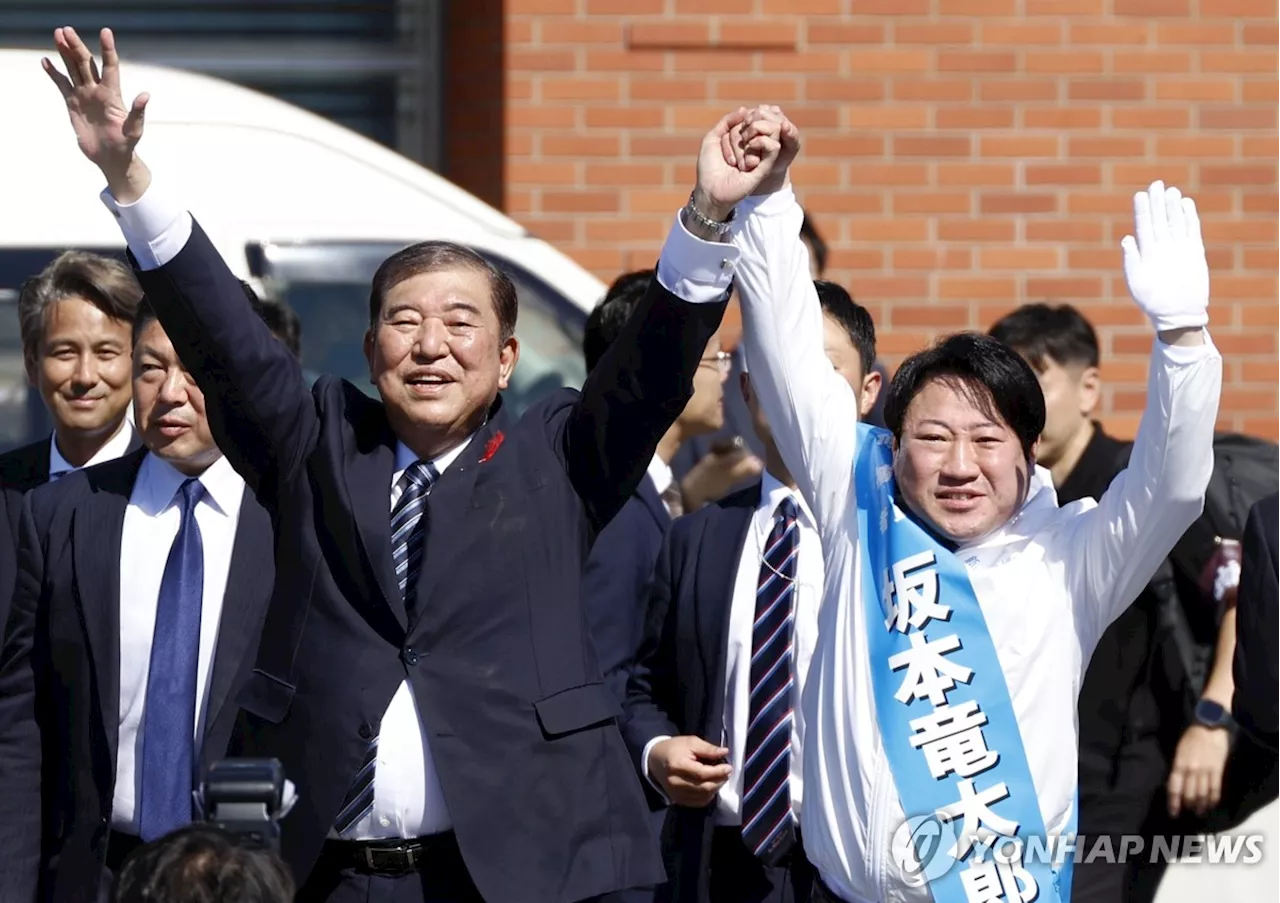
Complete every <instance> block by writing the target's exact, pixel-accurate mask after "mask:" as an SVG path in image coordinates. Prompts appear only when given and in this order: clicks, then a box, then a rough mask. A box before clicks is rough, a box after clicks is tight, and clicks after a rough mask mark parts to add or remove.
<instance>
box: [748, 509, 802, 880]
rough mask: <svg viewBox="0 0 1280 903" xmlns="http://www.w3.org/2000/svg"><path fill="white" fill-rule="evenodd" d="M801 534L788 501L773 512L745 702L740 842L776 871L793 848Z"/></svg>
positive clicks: (759, 592) (752, 631)
mask: <svg viewBox="0 0 1280 903" xmlns="http://www.w3.org/2000/svg"><path fill="white" fill-rule="evenodd" d="M799 548H800V530H799V526H798V525H797V524H796V504H795V502H794V501H793V500H792V499H791V496H787V497H786V498H784V499H783V500H782V502H781V503H780V504H779V505H778V508H777V510H776V511H775V512H774V518H773V529H772V530H771V531H770V533H769V539H768V541H767V542H766V544H765V553H764V561H763V562H762V563H761V566H760V578H759V580H758V582H757V583H756V616H755V621H754V623H753V626H752V628H751V672H750V682H751V683H750V686H751V692H750V701H749V703H748V706H747V740H746V747H745V749H744V757H745V758H744V761H743V767H742V840H743V842H744V843H745V844H746V846H747V849H749V850H750V851H751V852H752V854H753V855H755V856H756V857H758V858H760V859H761V860H763V861H765V862H767V863H770V864H776V863H777V862H778V861H779V860H780V859H781V858H782V857H783V856H784V855H786V853H787V852H789V851H790V849H791V847H792V845H793V844H794V842H795V836H796V835H795V825H794V823H793V820H792V817H791V792H790V791H791V788H790V779H791V723H792V682H793V681H792V667H791V660H792V652H791V645H792V635H793V633H794V624H795V611H794V609H795V594H796V590H795V579H796V558H797V555H798V552H799Z"/></svg>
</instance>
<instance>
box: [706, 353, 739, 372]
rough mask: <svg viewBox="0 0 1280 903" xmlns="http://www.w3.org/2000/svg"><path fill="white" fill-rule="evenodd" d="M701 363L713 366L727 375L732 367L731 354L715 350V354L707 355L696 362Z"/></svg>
mask: <svg viewBox="0 0 1280 903" xmlns="http://www.w3.org/2000/svg"><path fill="white" fill-rule="evenodd" d="M703 364H706V365H707V366H709V367H710V366H714V367H716V368H717V369H718V370H719V371H720V372H721V373H722V374H724V375H726V376H727V375H728V374H729V371H730V370H732V369H733V355H732V354H730V353H729V352H728V351H717V352H716V353H715V354H711V355H708V356H706V357H704V358H703V359H702V360H701V361H699V362H698V365H699V366H702V365H703Z"/></svg>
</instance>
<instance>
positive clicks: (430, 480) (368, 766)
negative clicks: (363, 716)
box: [333, 461, 440, 834]
mask: <svg viewBox="0 0 1280 903" xmlns="http://www.w3.org/2000/svg"><path fill="white" fill-rule="evenodd" d="M439 476H440V474H439V472H438V471H437V470H436V469H435V466H434V465H432V464H430V463H425V462H423V461H418V462H416V463H414V464H411V465H410V466H409V467H408V469H407V470H405V472H404V475H403V476H402V477H401V478H400V487H401V492H400V498H399V499H397V500H396V504H395V507H394V508H392V509H391V561H392V563H394V564H395V567H396V582H397V583H398V584H399V586H400V595H401V597H402V598H403V599H404V604H405V609H406V612H407V613H408V615H409V620H410V621H412V620H413V610H412V609H413V607H412V605H411V604H410V602H411V601H412V599H413V590H414V588H415V586H416V584H417V582H418V569H419V568H420V567H421V566H422V534H423V532H424V531H423V528H422V527H423V525H422V523H421V522H422V515H423V514H424V513H426V510H427V495H428V493H429V492H430V491H431V487H432V485H434V484H435V481H436V480H437V479H438V478H439ZM377 762H378V738H377V737H376V736H375V737H374V738H373V739H372V740H370V741H369V748H368V749H366V750H365V753H364V759H363V760H362V761H361V762H360V770H359V771H358V772H356V778H355V780H354V781H353V782H352V783H351V789H350V790H348V791H347V795H346V797H344V798H343V800H342V808H341V809H340V810H338V817H337V818H336V819H335V820H334V823H333V827H334V830H335V831H337V832H338V834H346V833H347V832H348V831H350V830H351V828H352V827H354V826H355V825H356V824H357V823H358V822H359V821H360V819H362V818H364V817H365V816H366V815H368V814H369V811H370V810H371V809H372V808H373V775H374V772H375V771H376V770H377Z"/></svg>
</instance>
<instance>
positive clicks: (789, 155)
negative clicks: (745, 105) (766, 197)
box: [737, 105, 800, 194]
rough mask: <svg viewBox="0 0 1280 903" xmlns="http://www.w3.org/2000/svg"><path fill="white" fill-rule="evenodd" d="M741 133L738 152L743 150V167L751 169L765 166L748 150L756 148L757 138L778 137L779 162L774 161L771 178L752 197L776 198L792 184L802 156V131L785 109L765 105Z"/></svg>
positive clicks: (749, 116) (751, 115) (750, 114)
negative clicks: (792, 174) (793, 170)
mask: <svg viewBox="0 0 1280 903" xmlns="http://www.w3.org/2000/svg"><path fill="white" fill-rule="evenodd" d="M775 126H776V129H775V128H774V127H775ZM739 132H740V138H739V140H738V142H737V148H740V149H741V151H740V152H741V162H740V166H742V167H744V168H747V169H751V168H754V167H755V166H756V165H758V164H759V163H760V162H761V161H760V159H759V157H758V156H756V155H755V154H754V153H750V152H748V150H747V149H748V148H750V147H753V146H754V142H755V141H756V139H757V138H759V137H762V136H763V137H776V139H777V141H778V143H779V145H780V147H779V150H778V156H777V159H776V160H774V161H773V165H772V168H771V169H770V170H769V174H768V176H766V177H765V178H764V179H763V180H761V182H760V184H759V185H758V186H757V187H756V189H755V191H753V192H752V194H773V193H774V192H775V191H781V190H782V189H783V188H785V187H786V186H787V183H788V181H789V180H790V169H791V163H792V162H793V161H794V160H795V158H796V155H797V154H798V153H800V130H799V129H798V128H796V125H795V123H793V122H792V121H791V120H790V119H788V118H787V117H786V115H785V114H784V113H783V112H782V108H781V107H776V106H763V105H762V106H758V107H756V108H755V109H754V110H750V111H749V112H748V113H747V115H746V118H745V119H744V120H743V122H742V125H741V126H739Z"/></svg>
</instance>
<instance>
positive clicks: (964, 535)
mask: <svg viewBox="0 0 1280 903" xmlns="http://www.w3.org/2000/svg"><path fill="white" fill-rule="evenodd" d="M983 392H987V390H985V389H981V388H977V387H974V386H972V385H970V384H966V383H963V382H961V381H960V380H958V379H954V378H947V377H935V378H933V379H930V380H928V381H927V382H926V383H925V384H924V385H923V386H922V387H921V388H920V391H919V392H917V393H916V395H915V397H914V398H912V399H911V401H910V403H909V404H908V405H907V408H906V414H905V416H904V417H903V423H902V432H901V436H900V437H899V439H898V444H897V451H896V454H895V456H894V476H895V477H896V478H897V482H898V489H899V492H900V493H901V495H902V497H903V499H904V501H905V502H906V503H907V505H908V507H909V508H910V509H911V510H912V511H913V512H914V513H915V514H916V516H917V517H920V518H922V519H924V520H925V521H927V522H928V525H929V526H930V527H931V528H932V529H934V530H935V531H936V532H937V533H939V534H941V535H942V536H944V537H946V538H948V539H951V540H953V541H955V542H967V541H969V540H973V539H977V538H979V537H981V536H984V535H986V534H987V533H989V532H991V531H992V530H994V529H996V528H997V527H999V526H1001V525H1002V524H1004V523H1005V522H1006V521H1008V520H1009V518H1011V517H1012V516H1013V515H1014V513H1015V512H1016V511H1017V510H1018V508H1019V507H1020V506H1021V505H1022V503H1023V501H1024V500H1025V499H1026V496H1027V487H1028V485H1029V475H1030V469H1031V462H1029V461H1028V460H1027V455H1026V453H1025V452H1024V451H1023V447H1022V443H1021V441H1020V440H1019V438H1018V436H1017V435H1016V434H1015V433H1014V431H1013V430H1012V429H1011V428H1010V427H1009V425H1008V424H1007V423H1005V421H1004V420H1003V418H1001V417H1000V415H999V413H998V412H997V411H996V409H995V405H994V404H992V402H991V398H990V393H989V392H987V395H986V397H982V395H981V394H979V393H983ZM1032 453H1033V455H1034V449H1033V452H1032Z"/></svg>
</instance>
